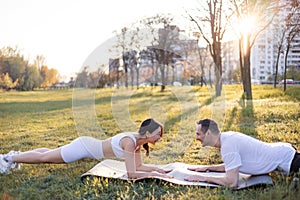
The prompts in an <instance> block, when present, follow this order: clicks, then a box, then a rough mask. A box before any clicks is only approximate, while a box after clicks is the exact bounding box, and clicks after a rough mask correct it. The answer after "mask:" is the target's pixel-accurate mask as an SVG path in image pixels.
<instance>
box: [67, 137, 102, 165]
mask: <svg viewBox="0 0 300 200" xmlns="http://www.w3.org/2000/svg"><path fill="white" fill-rule="evenodd" d="M61 156H62V158H63V160H64V161H65V162H66V163H70V162H74V161H77V160H80V159H83V158H93V159H98V160H99V159H101V158H104V155H103V149H102V140H97V139H95V138H93V137H88V136H82V137H79V138H77V139H75V140H73V141H72V142H71V143H70V144H67V145H65V146H62V147H61Z"/></svg>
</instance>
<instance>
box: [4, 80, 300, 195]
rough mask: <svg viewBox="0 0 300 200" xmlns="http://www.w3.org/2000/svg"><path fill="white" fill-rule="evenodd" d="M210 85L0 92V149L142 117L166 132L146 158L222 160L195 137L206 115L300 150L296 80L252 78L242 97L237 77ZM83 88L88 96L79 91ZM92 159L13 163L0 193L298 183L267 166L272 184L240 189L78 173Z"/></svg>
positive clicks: (58, 141)
mask: <svg viewBox="0 0 300 200" xmlns="http://www.w3.org/2000/svg"><path fill="white" fill-rule="evenodd" d="M212 93H213V92H212V91H211V90H210V89H209V88H206V87H203V88H201V87H194V88H191V87H178V88H174V87H171V88H167V90H166V91H165V92H164V93H161V92H160V91H159V88H154V89H151V88H142V89H139V90H124V89H120V90H114V89H99V90H96V91H95V90H93V91H88V90H78V91H76V92H74V91H73V90H71V89H70V90H49V91H33V92H0V119H1V120H0V142H1V145H0V153H7V152H8V151H10V150H20V151H26V150H31V149H34V148H39V147H48V148H56V147H59V146H62V145H64V144H67V143H69V142H70V141H71V140H73V139H75V138H76V137H78V136H79V135H92V136H95V137H98V138H100V139H101V138H104V137H109V136H112V135H114V134H117V133H119V132H121V131H136V130H137V127H138V126H139V124H140V123H141V121H142V120H144V119H145V118H148V117H155V118H157V119H158V120H159V121H162V122H163V123H164V124H165V135H164V137H163V139H162V140H161V141H160V142H159V143H158V144H156V145H155V146H151V155H150V158H146V157H144V158H143V160H144V162H145V163H162V164H163V163H168V162H175V161H179V162H186V163H192V164H209V163H220V162H221V158H220V154H219V151H218V150H217V149H214V148H209V147H206V148H202V147H201V145H200V143H199V142H196V141H195V133H194V132H195V130H194V128H195V121H196V120H197V119H200V118H204V117H209V118H214V119H216V120H217V121H218V122H219V123H220V125H221V128H222V131H227V130H234V131H241V132H244V133H245V134H248V135H251V136H253V137H256V138H259V139H261V140H263V141H266V142H277V141H282V142H289V143H292V144H293V145H294V146H295V147H296V148H297V149H298V150H300V132H299V130H300V87H299V86H297V87H296V86H295V87H288V88H287V91H286V93H284V92H283V91H282V88H278V89H274V88H272V87H271V86H253V101H245V100H243V98H242V96H243V93H242V87H241V86H240V85H230V86H229V85H225V86H224V93H223V95H222V96H221V97H218V98H214V97H213V95H212ZM85 94H88V95H89V98H90V97H92V99H84V98H85V97H84V95H85ZM80 95H81V96H80ZM74 99H75V100H74ZM76 106H77V107H76ZM74 112H75V113H74ZM99 127H100V128H101V129H98V128H99ZM98 162H99V161H96V160H89V159H85V160H82V161H78V162H74V163H71V164H68V165H53V164H52V165H50V164H39V165H26V164H23V165H22V169H21V170H19V171H14V172H13V173H12V174H8V175H3V174H0V198H1V197H2V199H300V190H299V189H298V190H295V189H293V182H292V181H291V179H292V178H293V177H284V176H282V175H281V174H280V173H278V172H274V173H272V174H271V176H272V178H273V181H274V185H273V186H268V187H263V188H249V189H245V190H241V191H234V190H231V189H229V188H226V187H224V188H216V189H211V188H203V187H195V186H192V187H191V186H178V185H174V184H170V183H165V182H162V181H157V180H147V181H141V182H126V181H120V180H111V179H106V178H100V179H98V178H95V179H86V180H84V181H81V179H80V175H81V174H82V173H84V172H86V171H87V170H88V169H90V168H91V167H93V166H94V165H96V164H97V163H98Z"/></svg>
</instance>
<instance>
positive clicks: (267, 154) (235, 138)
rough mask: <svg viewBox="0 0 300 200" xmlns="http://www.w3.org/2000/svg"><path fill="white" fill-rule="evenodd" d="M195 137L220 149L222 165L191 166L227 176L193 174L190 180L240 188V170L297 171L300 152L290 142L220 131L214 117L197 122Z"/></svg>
mask: <svg viewBox="0 0 300 200" xmlns="http://www.w3.org/2000/svg"><path fill="white" fill-rule="evenodd" d="M196 139H197V140H198V141H200V142H201V143H202V146H203V147H205V146H212V147H216V148H220V150H221V156H222V160H223V162H224V163H223V164H219V165H208V166H201V167H198V168H189V170H192V171H196V172H206V171H217V172H226V175H225V177H206V176H201V175H191V176H188V177H186V178H185V180H187V181H204V182H209V183H215V184H219V185H224V186H230V187H237V185H238V180H239V172H242V173H245V174H251V175H260V174H267V173H270V172H272V171H274V170H276V169H277V168H279V169H281V170H282V171H283V172H284V173H285V174H290V173H297V172H299V167H300V153H299V152H297V151H296V150H295V149H294V148H293V147H292V145H291V144H289V143H282V142H278V143H266V142H262V141H260V140H258V139H255V138H253V137H250V136H247V135H245V134H242V133H239V132H233V131H229V132H223V133H221V132H220V130H219V127H218V124H217V123H216V122H215V121H213V120H211V119H203V120H200V121H198V122H197V127H196Z"/></svg>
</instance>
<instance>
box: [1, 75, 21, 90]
mask: <svg viewBox="0 0 300 200" xmlns="http://www.w3.org/2000/svg"><path fill="white" fill-rule="evenodd" d="M17 84H18V80H16V81H15V82H13V81H12V79H11V78H10V77H9V74H8V73H5V74H2V75H0V88H3V89H5V90H10V89H13V88H15V87H16V86H17Z"/></svg>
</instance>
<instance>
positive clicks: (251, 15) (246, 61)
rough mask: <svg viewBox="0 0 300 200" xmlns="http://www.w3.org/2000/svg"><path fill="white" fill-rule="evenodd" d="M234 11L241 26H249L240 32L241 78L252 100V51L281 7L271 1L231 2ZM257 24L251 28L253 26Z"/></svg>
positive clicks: (233, 0) (242, 0)
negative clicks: (257, 39) (258, 38)
mask: <svg viewBox="0 0 300 200" xmlns="http://www.w3.org/2000/svg"><path fill="white" fill-rule="evenodd" d="M230 2H231V5H232V6H233V8H232V10H233V11H234V14H235V16H236V18H237V20H238V21H239V23H240V24H248V28H247V29H241V30H238V32H239V56H240V68H241V78H242V82H243V88H244V93H245V95H246V98H247V99H252V88H251V70H250V67H251V65H250V58H251V49H252V46H253V45H254V42H255V40H256V38H257V36H258V35H259V34H260V33H261V32H262V31H264V30H265V29H266V28H267V27H268V26H269V25H270V24H271V22H272V21H273V18H274V16H275V15H276V14H277V13H278V10H279V7H278V6H274V5H273V4H272V3H273V1H271V0H230ZM250 23H252V24H254V23H255V24H256V25H255V26H253V27H252V26H251V24H250Z"/></svg>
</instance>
